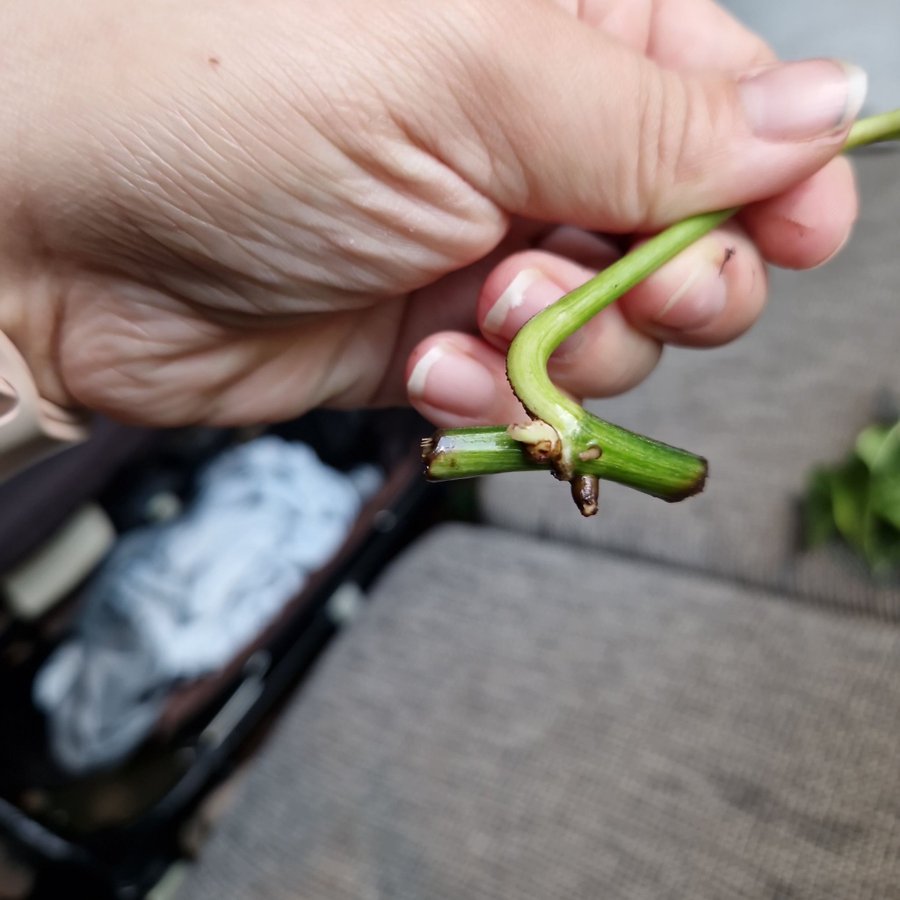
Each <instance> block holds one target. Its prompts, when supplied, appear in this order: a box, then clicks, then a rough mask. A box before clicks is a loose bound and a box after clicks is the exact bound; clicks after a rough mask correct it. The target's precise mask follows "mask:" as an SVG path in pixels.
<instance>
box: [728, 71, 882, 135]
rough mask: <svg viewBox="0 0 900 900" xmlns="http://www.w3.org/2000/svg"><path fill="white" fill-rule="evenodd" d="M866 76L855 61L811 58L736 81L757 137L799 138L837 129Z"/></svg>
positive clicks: (859, 98) (852, 113) (853, 110)
mask: <svg viewBox="0 0 900 900" xmlns="http://www.w3.org/2000/svg"><path fill="white" fill-rule="evenodd" d="M867 85H868V79H867V77H866V73H865V72H864V71H863V70H862V69H860V68H858V67H857V66H853V65H850V64H849V63H843V62H839V61H837V60H831V59H811V60H804V61H803V62H796V63H785V64H783V65H779V66H774V67H772V68H768V69H764V70H763V71H761V72H759V73H757V74H755V75H753V76H751V77H749V78H747V79H745V80H743V81H741V82H740V84H739V86H738V90H739V92H740V97H741V102H742V103H743V106H744V112H745V114H746V116H747V122H748V123H749V125H750V127H751V129H752V130H753V133H754V134H756V136H757V137H761V138H764V139H766V140H773V141H803V140H811V139H812V138H817V137H825V136H827V135H829V134H833V133H835V132H839V131H842V130H843V129H844V128H846V127H847V126H848V125H849V124H850V123H851V122H852V121H853V120H854V119H855V118H856V116H857V114H858V113H859V111H860V109H861V108H862V105H863V101H864V100H865V98H866V88H867Z"/></svg>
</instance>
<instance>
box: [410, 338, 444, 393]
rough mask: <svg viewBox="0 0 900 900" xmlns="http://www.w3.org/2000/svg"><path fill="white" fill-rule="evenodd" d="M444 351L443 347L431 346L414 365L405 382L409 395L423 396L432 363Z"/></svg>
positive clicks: (432, 366) (442, 354)
mask: <svg viewBox="0 0 900 900" xmlns="http://www.w3.org/2000/svg"><path fill="white" fill-rule="evenodd" d="M445 355H446V353H445V351H444V349H443V347H439V346H435V347H432V348H431V349H430V350H429V351H428V352H427V353H426V354H425V355H424V356H423V357H422V358H421V359H420V360H419V361H418V362H417V363H416V364H415V365H414V366H413V370H412V372H410V373H409V379H408V380H407V382H406V390H407V392H408V393H409V395H410V396H411V397H424V396H425V382H426V381H427V380H428V373H429V372H430V371H431V370H432V369H433V368H434V364H435V363H436V362H437V361H438V360H439V359H440V358H441V357H442V356H445Z"/></svg>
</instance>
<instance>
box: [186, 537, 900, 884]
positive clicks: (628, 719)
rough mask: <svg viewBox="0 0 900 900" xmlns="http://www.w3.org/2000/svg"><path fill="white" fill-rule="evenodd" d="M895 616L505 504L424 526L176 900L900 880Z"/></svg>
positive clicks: (898, 638)
mask: <svg viewBox="0 0 900 900" xmlns="http://www.w3.org/2000/svg"><path fill="white" fill-rule="evenodd" d="M898 737H900V632H898V631H897V630H896V629H895V628H894V627H892V626H890V625H886V624H884V623H877V622H873V621H871V620H867V619H860V618H856V617H853V616H850V615H844V614H837V613H832V612H827V611H823V610H820V609H816V608H814V607H804V606H802V605H796V604H792V603H789V602H785V601H784V600H783V599H782V598H778V597H775V596H772V595H767V594H765V593H762V592H756V591H748V590H744V589H741V588H738V587H734V586H730V585H728V584H726V583H723V582H720V581H715V580H712V579H708V578H705V577H695V576H684V575H678V574H672V573H670V572H668V571H666V570H665V569H664V568H659V567H654V566H649V565H644V566H643V567H637V566H634V565H631V564H629V563H627V562H623V561H621V560H617V559H614V558H612V557H609V556H607V555H605V554H603V553H597V552H595V553H590V554H586V553H584V552H583V551H582V552H573V551H571V550H568V549H564V548H560V547H558V546H553V545H546V544H545V545H540V544H539V543H538V542H537V541H531V540H523V539H522V538H521V537H516V536H511V535H508V534H500V533H497V532H493V531H491V530H489V529H487V530H479V529H473V528H463V527H450V528H445V529H442V530H441V531H439V532H437V533H434V534H432V535H431V536H430V537H429V538H428V539H427V540H425V541H424V542H423V543H420V544H419V545H418V547H417V548H415V549H414V550H412V551H411V552H409V553H408V554H407V555H406V556H405V557H404V559H403V560H402V562H401V563H400V564H399V565H398V566H396V567H395V568H394V569H393V570H392V572H391V573H390V574H389V575H388V577H387V578H386V579H385V580H384V581H383V582H382V583H381V585H380V588H379V589H378V590H377V591H376V594H375V598H374V602H373V604H372V605H371V606H370V607H369V608H368V609H367V610H366V611H365V612H364V613H363V615H362V616H361V618H360V619H359V620H358V621H357V622H356V623H355V624H354V625H353V626H352V627H351V629H350V631H349V633H348V634H346V635H345V636H344V637H343V638H342V639H341V641H340V643H339V645H338V646H337V647H336V648H335V649H334V650H333V651H332V652H330V653H329V655H328V657H327V659H326V660H325V662H324V664H323V665H322V667H321V668H320V669H319V671H318V672H317V674H316V676H315V678H314V682H313V684H312V685H311V686H310V688H309V689H308V690H307V691H306V693H305V694H304V696H302V697H301V698H300V700H299V702H296V703H295V704H294V706H293V707H292V708H291V709H290V710H289V711H288V712H287V713H286V715H285V717H284V720H283V721H282V723H281V726H280V728H279V730H278V732H277V734H276V735H275V737H274V738H273V740H272V742H271V743H270V745H269V746H268V747H267V748H266V749H265V750H264V752H263V754H262V755H261V757H260V759H259V760H258V761H257V762H256V765H255V768H254V770H253V771H252V772H251V773H250V774H249V776H248V777H247V779H246V780H245V782H244V784H243V787H242V797H241V801H240V802H239V803H238V804H236V806H235V807H234V808H233V810H232V812H231V813H230V815H229V817H228V818H227V819H226V820H225V821H224V822H223V824H222V825H221V827H220V830H219V832H218V834H217V835H216V836H215V837H214V839H213V842H212V844H211V846H210V847H209V848H208V852H207V853H206V854H205V855H204V858H203V860H202V863H201V865H200V866H199V867H198V868H197V869H196V870H194V871H193V872H192V874H191V876H190V877H189V879H188V882H187V884H185V885H184V888H183V890H182V892H181V894H180V897H181V898H183V900H213V898H215V900H247V898H253V900H288V898H290V900H295V898H301V897H302V898H307V897H309V898H316V900H320V898H328V900H360V898H372V900H375V898H378V900H451V898H453V900H457V898H459V900H462V898H470V897H478V898H510V897H515V898H522V900H553V898H559V900H563V898H565V900H575V898H584V900H595V898H598V897H602V898H604V900H661V898H673V900H674V898H678V900H683V898H686V897H690V898H692V900H730V898H754V900H786V898H791V900H831V898H833V900H876V898H877V900H892V898H898V897H900V767H898V766H897V751H896V748H897V742H898Z"/></svg>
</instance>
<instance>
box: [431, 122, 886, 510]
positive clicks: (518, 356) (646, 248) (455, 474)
mask: <svg viewBox="0 0 900 900" xmlns="http://www.w3.org/2000/svg"><path fill="white" fill-rule="evenodd" d="M890 140H900V110H895V111H894V112H890V113H884V114H882V115H878V116H872V117H870V118H867V119H862V120H860V121H859V122H857V123H856V124H855V125H854V126H853V128H852V129H851V131H850V134H849V137H848V139H847V142H846V144H845V148H844V149H845V150H850V149H854V148H856V147H860V146H863V145H866V144H873V143H876V142H881V141H890ZM737 212H738V208H734V209H726V210H721V211H718V212H710V213H703V214H701V215H697V216H692V217H691V218H689V219H685V220H684V221H682V222H679V223H677V224H675V225H672V226H671V227H670V228H667V229H666V230H665V231H662V232H660V234H658V235H656V236H655V237H654V238H651V239H650V240H649V241H647V242H646V243H645V244H642V245H641V246H640V247H638V248H637V249H635V250H632V251H631V252H630V253H628V254H627V255H625V256H624V257H622V258H621V259H620V260H618V261H617V262H615V263H613V264H612V265H611V266H609V268H607V269H605V270H604V271H603V272H601V273H600V274H599V275H597V276H596V277H594V278H592V279H591V280H590V281H588V282H586V283H585V284H583V285H582V286H581V287H578V288H576V289H575V290H574V291H572V292H571V293H569V294H567V295H566V296H565V297H563V298H562V299H560V300H558V301H557V302H556V303H554V304H553V305H552V306H549V307H548V308H547V309H545V310H543V311H542V312H541V313H539V314H538V315H536V316H534V318H532V319H531V320H529V321H528V322H527V323H526V324H525V325H524V326H523V327H522V328H521V329H520V331H519V333H518V334H517V335H516V337H515V339H514V340H513V342H512V344H511V345H510V347H509V352H508V353H507V357H506V362H507V374H508V376H509V382H510V384H511V385H512V388H513V390H514V391H515V393H516V396H517V397H518V398H519V400H520V401H521V403H522V405H523V406H524V407H525V409H526V410H527V411H528V413H529V415H530V416H531V422H530V423H528V424H525V425H510V426H506V425H498V426H488V427H481V428H456V429H447V430H443V431H438V432H437V433H436V434H435V435H434V436H433V437H432V438H430V439H428V440H426V441H424V442H423V447H422V452H423V458H424V460H425V468H426V475H427V476H428V478H430V479H431V480H435V481H444V480H448V479H454V478H469V477H473V476H476V475H489V474H496V473H499V472H514V471H525V470H532V469H549V470H550V471H552V473H553V474H554V475H555V476H556V477H557V478H559V479H560V480H561V481H567V482H570V483H571V485H572V495H573V498H574V500H575V503H576V504H577V505H578V507H579V509H580V510H581V512H582V514H584V515H593V514H594V513H595V512H596V511H597V488H598V484H599V480H600V479H607V480H609V481H616V482H619V483H620V484H626V485H629V486H630V487H633V488H635V489H637V490H639V491H643V492H644V493H647V494H652V495H653V496H656V497H660V498H662V499H663V500H669V501H675V500H682V499H684V498H686V497H690V496H692V495H693V494H696V493H698V492H699V491H701V490H703V486H704V483H705V481H706V473H707V463H706V460H705V459H703V458H702V457H699V456H696V455H695V454H693V453H689V452H688V451H686V450H679V449H677V448H675V447H670V446H668V445H667V444H663V443H660V442H659V441H655V440H652V439H651V438H647V437H644V436H642V435H639V434H635V433H634V432H631V431H628V430H626V429H624V428H621V427H619V426H618V425H614V424H612V423H611V422H606V421H605V420H603V419H600V418H598V417H597V416H594V415H592V414H591V413H589V412H588V411H587V410H585V409H584V408H583V407H582V406H581V405H579V404H578V403H576V402H575V401H574V400H572V399H571V398H570V397H568V396H566V395H565V394H564V393H562V391H560V390H559V389H558V388H557V387H556V386H555V385H554V384H553V382H552V381H551V380H550V376H549V375H548V373H547V364H548V362H549V360H550V357H551V355H552V354H553V352H554V351H555V350H556V349H557V347H559V345H560V344H561V343H562V342H563V341H564V340H566V338H568V337H570V336H571V335H572V334H574V333H575V332H576V331H578V329H580V328H582V327H583V326H584V325H585V324H586V323H587V322H588V321H590V319H591V318H593V317H594V316H596V315H597V313H599V312H600V311H601V310H603V309H605V308H606V307H607V306H609V305H610V304H612V303H615V301H616V300H618V299H619V298H620V297H622V296H623V295H624V294H625V293H626V292H627V291H629V290H631V288H633V287H634V286H635V285H637V284H639V283H640V282H641V281H643V280H644V279H645V278H647V277H648V276H649V275H651V274H652V273H653V272H655V271H656V270H657V269H659V268H660V267H661V266H662V265H664V264H665V263H666V262H668V261H669V260H671V259H672V258H673V257H675V256H677V255H678V254H679V253H681V251H682V250H684V249H685V248H687V247H689V246H690V245H691V244H693V243H694V242H695V241H697V240H698V239H699V238H701V237H703V236H704V235H705V234H708V233H709V232H710V231H712V230H713V229H714V228H716V227H717V226H718V225H720V224H722V223H723V222H725V221H726V220H728V219H729V218H731V217H732V216H733V215H734V214H735V213H737Z"/></svg>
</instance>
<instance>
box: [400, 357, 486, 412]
mask: <svg viewBox="0 0 900 900" xmlns="http://www.w3.org/2000/svg"><path fill="white" fill-rule="evenodd" d="M406 389H407V391H408V393H409V396H410V397H411V398H413V399H415V400H421V401H422V402H423V403H427V404H428V405H429V406H433V407H435V408H436V409H440V410H443V411H444V412H448V413H451V414H453V415H458V416H465V417H479V416H481V415H483V414H484V413H486V412H490V410H491V408H492V406H493V404H494V402H495V399H496V396H497V384H496V381H495V379H494V376H493V374H492V373H491V372H490V370H489V369H488V368H487V367H486V366H484V365H482V364H481V363H480V362H479V361H478V360H477V359H473V358H472V357H471V356H467V355H466V354H465V353H462V352H461V351H459V350H457V349H456V348H455V347H449V346H445V345H442V344H438V345H436V346H434V347H432V348H431V349H430V350H428V352H427V353H425V355H424V356H423V357H422V358H421V359H420V360H419V361H418V362H417V363H416V365H415V366H414V367H413V370H412V372H410V375H409V380H408V381H407V383H406Z"/></svg>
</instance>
